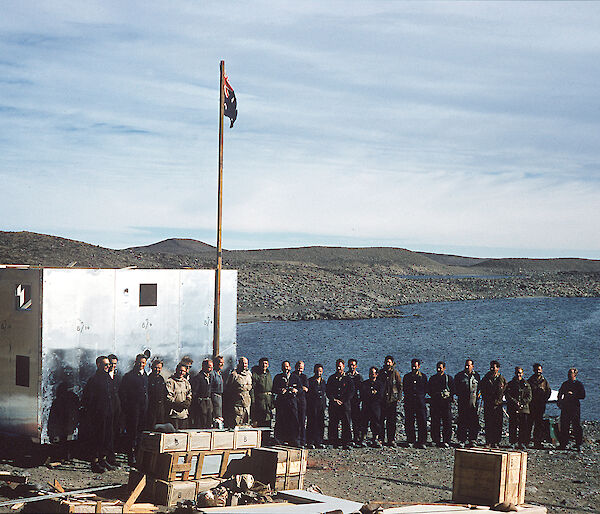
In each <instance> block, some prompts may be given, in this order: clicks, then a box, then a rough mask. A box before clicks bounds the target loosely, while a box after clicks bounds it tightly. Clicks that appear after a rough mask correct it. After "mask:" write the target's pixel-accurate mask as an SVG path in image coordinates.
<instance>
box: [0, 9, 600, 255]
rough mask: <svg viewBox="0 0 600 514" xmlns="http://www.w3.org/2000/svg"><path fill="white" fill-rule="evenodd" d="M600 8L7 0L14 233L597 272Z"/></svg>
mask: <svg viewBox="0 0 600 514" xmlns="http://www.w3.org/2000/svg"><path fill="white" fill-rule="evenodd" d="M598 26H600V4H599V3H596V2H584V3H577V2H569V3H563V2H550V3H545V2H530V3H517V2H509V3H504V2H502V3H493V2H483V3H477V2H468V3H462V2H443V3H437V2H408V3H404V2H392V1H385V2H381V1H372V2H354V1H343V2H310V1H306V2H304V1H303V2H293V3H292V2H276V1H262V2H261V1H259V2H252V3H248V2H234V1H230V2H225V3H224V2H204V1H202V2H201V1H182V0H174V1H170V2H155V1H145V2H138V1H128V2H116V1H110V0H102V1H93V0H91V1H87V2H79V1H53V2H46V3H40V2H28V1H22V0H20V1H12V0H8V1H4V2H2V16H1V17H0V126H1V127H2V130H1V132H0V184H1V185H2V191H3V194H2V202H0V220H1V223H0V230H9V231H13V230H14V231H17V230H31V231H35V232H42V233H49V234H54V235H60V236H63V237H68V238H74V239H79V240H83V241H86V242H89V243H93V244H99V245H103V246H108V247H112V248H123V247H127V246H133V245H140V244H148V243H152V242H156V241H158V240H160V239H164V238H167V237H192V238H196V239H201V240H203V241H206V242H208V243H213V244H214V241H215V232H216V230H215V227H216V187H217V160H218V147H217V144H218V98H219V91H218V82H219V62H220V60H221V59H224V60H225V62H226V67H227V72H228V75H229V78H230V81H231V84H232V86H233V87H234V89H235V91H236V97H237V99H238V111H239V114H238V120H237V122H236V124H235V126H234V128H233V129H231V130H229V129H227V131H226V133H225V145H224V146H225V148H224V200H223V201H224V204H223V209H224V221H223V245H224V247H225V248H230V249H235V248H266V247H278V246H304V245H311V244H319V245H343V246H397V247H403V248H409V249H411V250H425V251H436V252H441V253H459V254H462V255H473V256H487V257H502V256H514V257H518V256H525V257H560V256H576V257H588V258H600V237H599V236H600V233H599V232H600V230H599V228H598V226H599V224H598V220H597V218H598V211H599V203H600V202H599V200H598V199H599V198H600V95H599V94H598V84H599V83H600V68H599V67H598V61H599V57H600V32H599V31H598V30H597V27H598Z"/></svg>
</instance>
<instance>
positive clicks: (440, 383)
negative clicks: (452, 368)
mask: <svg viewBox="0 0 600 514" xmlns="http://www.w3.org/2000/svg"><path fill="white" fill-rule="evenodd" d="M436 369H437V373H436V374H435V375H433V376H431V378H430V379H429V382H428V383H427V392H428V393H429V397H430V398H431V402H430V404H429V409H430V411H431V439H432V440H433V442H434V443H435V444H436V446H438V447H440V448H449V447H450V440H451V439H452V401H453V398H454V379H453V378H452V377H451V376H450V375H448V374H446V363H445V362H444V361H440V362H438V363H437V365H436ZM440 425H441V427H442V437H441V438H440Z"/></svg>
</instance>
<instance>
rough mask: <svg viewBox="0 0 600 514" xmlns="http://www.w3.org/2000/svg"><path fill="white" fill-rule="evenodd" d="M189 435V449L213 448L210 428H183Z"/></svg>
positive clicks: (189, 450)
mask: <svg viewBox="0 0 600 514" xmlns="http://www.w3.org/2000/svg"><path fill="white" fill-rule="evenodd" d="M182 432H185V433H186V434H187V435H188V439H187V448H186V449H187V451H188V452H191V451H196V450H212V436H213V434H212V432H211V431H210V430H199V429H189V430H182Z"/></svg>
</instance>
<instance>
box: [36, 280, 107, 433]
mask: <svg viewBox="0 0 600 514" xmlns="http://www.w3.org/2000/svg"><path fill="white" fill-rule="evenodd" d="M114 282H115V270H110V269H102V270H99V269H44V271H43V302H42V390H41V397H40V405H41V414H42V442H48V431H47V421H48V415H49V413H50V409H51V406H52V402H53V400H54V398H55V397H56V390H57V388H58V387H59V386H60V384H61V383H65V384H67V385H68V387H72V388H73V392H74V393H75V394H77V395H78V396H81V392H82V389H83V385H84V384H85V382H86V381H87V380H88V378H89V377H90V376H91V375H92V374H93V373H94V372H95V370H96V364H95V360H96V357H97V356H98V355H102V354H104V355H106V354H108V353H111V352H113V351H114V349H115V343H114V325H115V319H114V313H115V305H114ZM63 387H64V386H63Z"/></svg>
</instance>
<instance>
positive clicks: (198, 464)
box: [144, 450, 251, 481]
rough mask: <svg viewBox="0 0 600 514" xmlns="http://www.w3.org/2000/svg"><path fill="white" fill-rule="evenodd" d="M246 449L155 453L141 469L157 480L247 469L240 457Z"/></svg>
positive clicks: (225, 474) (241, 471)
mask: <svg viewBox="0 0 600 514" xmlns="http://www.w3.org/2000/svg"><path fill="white" fill-rule="evenodd" d="M248 452H249V450H209V451H194V452H169V453H158V454H156V455H155V456H154V465H153V468H152V469H146V468H145V469H144V471H145V472H147V473H150V474H151V475H152V476H154V477H156V478H159V479H161V480H166V481H172V480H199V479H201V478H207V477H224V476H231V475H236V474H241V473H248V472H251V470H249V468H248V465H247V462H246V461H244V462H242V460H243V459H244V457H246V456H247V455H248Z"/></svg>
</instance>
